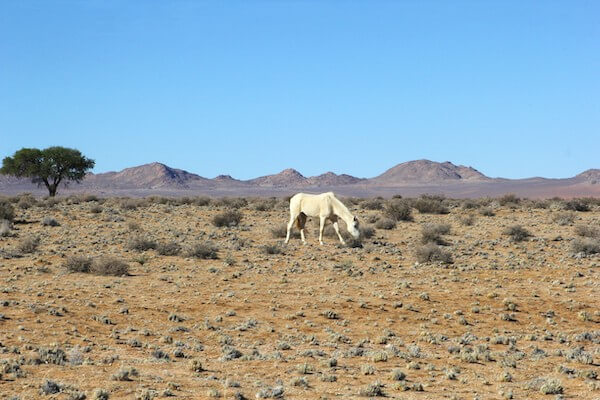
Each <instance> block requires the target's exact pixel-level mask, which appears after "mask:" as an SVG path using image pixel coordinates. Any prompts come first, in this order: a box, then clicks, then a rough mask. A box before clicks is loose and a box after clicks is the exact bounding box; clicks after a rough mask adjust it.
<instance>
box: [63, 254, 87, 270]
mask: <svg viewBox="0 0 600 400" xmlns="http://www.w3.org/2000/svg"><path fill="white" fill-rule="evenodd" d="M64 267H65V268H66V269H67V270H68V271H69V272H90V268H91V267H92V259H91V258H89V257H85V256H71V257H68V258H67V259H66V261H65V263H64Z"/></svg>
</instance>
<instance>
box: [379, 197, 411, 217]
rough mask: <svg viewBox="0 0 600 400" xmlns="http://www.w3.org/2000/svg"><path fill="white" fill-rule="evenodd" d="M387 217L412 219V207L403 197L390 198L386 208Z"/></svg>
mask: <svg viewBox="0 0 600 400" xmlns="http://www.w3.org/2000/svg"><path fill="white" fill-rule="evenodd" d="M384 214H385V216H386V217H388V218H391V219H393V220H394V221H412V220H413V216H412V209H411V208H410V205H409V204H408V203H407V202H406V201H404V200H402V199H393V200H390V201H389V202H388V203H387V204H386V206H385V210H384Z"/></svg>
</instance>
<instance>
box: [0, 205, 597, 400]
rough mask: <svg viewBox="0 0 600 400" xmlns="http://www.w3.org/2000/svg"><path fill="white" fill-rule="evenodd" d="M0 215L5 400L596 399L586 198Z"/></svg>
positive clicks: (31, 209)
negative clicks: (291, 211)
mask: <svg viewBox="0 0 600 400" xmlns="http://www.w3.org/2000/svg"><path fill="white" fill-rule="evenodd" d="M2 201H3V202H4V203H3V204H4V207H10V208H12V210H13V216H12V218H11V219H12V222H11V223H4V229H3V230H2V232H1V233H2V236H1V237H0V398H2V399H20V400H25V399H84V398H87V399H134V398H135V399H153V398H156V399H158V398H168V397H173V398H182V399H205V398H224V399H243V398H248V399H254V398H287V399H354V398H377V397H387V398H391V399H508V398H515V399H556V398H567V399H595V398H600V380H599V377H598V374H599V373H600V368H599V363H600V258H599V256H598V253H597V251H600V250H598V247H594V246H600V245H598V240H600V239H599V237H600V234H598V230H599V229H600V203H599V202H598V201H597V200H593V199H583V200H578V201H575V203H573V201H566V200H561V199H551V200H535V201H533V200H526V199H519V198H516V197H515V196H505V197H503V198H488V199H475V200H452V199H445V198H440V197H429V198H428V197H426V198H423V199H358V198H344V199H343V201H344V202H345V204H346V205H347V206H348V208H349V210H350V211H351V212H352V213H353V214H354V215H355V216H357V217H358V219H359V220H360V223H361V229H362V230H363V237H362V238H361V240H360V242H355V241H351V240H349V241H348V242H349V244H350V246H342V245H341V244H340V243H339V241H338V239H337V238H336V237H335V236H334V235H333V234H332V232H331V228H328V231H327V235H326V237H325V244H324V245H323V246H320V245H319V244H318V239H317V226H318V221H315V220H314V219H313V220H309V222H308V223H307V241H308V244H306V245H302V244H301V242H300V240H299V239H298V237H297V236H295V237H293V238H292V239H291V241H290V243H289V244H287V245H284V244H283V238H282V237H281V236H282V232H284V226H285V224H286V222H287V220H288V209H287V207H288V206H287V202H286V199H283V198H245V199H237V198H229V199H216V198H213V199H207V198H183V199H182V198H180V199H167V198H160V197H154V198H146V199H128V198H106V199H103V198H98V197H96V196H83V195H82V196H72V197H67V198H57V199H42V198H33V197H30V196H15V197H12V198H5V199H3V200H2ZM419 201H421V202H422V203H421V204H419V203H418V202H419ZM394 202H395V203H397V204H395V203H394ZM428 202H429V205H427V203H428ZM577 202H579V203H577ZM394 204H395V206H399V205H400V206H401V207H405V208H404V209H403V210H404V211H403V213H404V214H403V215H402V216H400V218H398V215H397V214H394V212H395V211H394V210H395V208H394ZM406 208H408V210H409V214H410V215H407V214H406ZM419 209H421V211H419ZM215 218H216V219H215ZM219 218H220V219H219ZM219 221H220V222H219ZM223 221H224V223H223ZM216 225H221V226H216ZM342 230H343V227H342ZM112 273H114V275H106V274H112Z"/></svg>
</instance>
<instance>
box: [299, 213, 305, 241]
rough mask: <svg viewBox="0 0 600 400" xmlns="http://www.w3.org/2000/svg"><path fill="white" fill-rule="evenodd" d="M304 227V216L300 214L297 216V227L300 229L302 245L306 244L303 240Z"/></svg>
mask: <svg viewBox="0 0 600 400" xmlns="http://www.w3.org/2000/svg"><path fill="white" fill-rule="evenodd" d="M304 225H306V214H304V213H300V215H298V227H299V228H300V237H301V238H302V244H306V239H305V238H304Z"/></svg>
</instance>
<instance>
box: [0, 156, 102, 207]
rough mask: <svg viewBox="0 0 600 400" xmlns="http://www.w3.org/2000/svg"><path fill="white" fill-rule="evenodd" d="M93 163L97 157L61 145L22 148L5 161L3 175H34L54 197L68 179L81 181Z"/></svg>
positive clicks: (1, 170) (34, 178)
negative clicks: (44, 147)
mask: <svg viewBox="0 0 600 400" xmlns="http://www.w3.org/2000/svg"><path fill="white" fill-rule="evenodd" d="M94 164H95V162H94V160H91V159H89V158H87V157H84V156H83V154H81V152H80V151H79V150H75V149H69V148H66V147H60V146H53V147H48V148H47V149H44V150H40V149H27V148H23V149H21V150H19V151H17V152H16V153H15V154H14V155H13V156H12V157H6V158H5V159H4V160H3V161H2V168H0V174H4V175H12V176H16V177H18V178H22V177H27V178H31V181H32V182H33V183H37V184H38V185H41V184H42V183H43V184H44V185H45V186H46V188H47V189H48V193H49V194H50V196H51V197H54V196H55V195H56V189H58V185H60V183H61V182H64V184H65V185H67V184H68V183H69V181H74V182H77V183H79V182H81V181H82V179H83V178H84V177H85V174H86V172H87V171H88V170H90V169H92V168H94Z"/></svg>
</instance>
